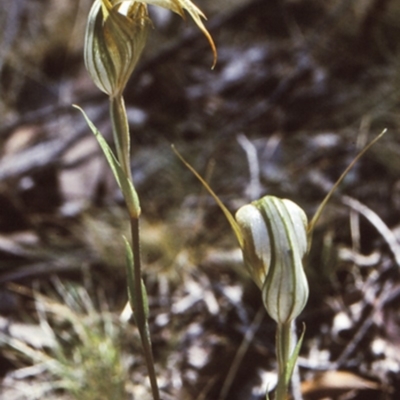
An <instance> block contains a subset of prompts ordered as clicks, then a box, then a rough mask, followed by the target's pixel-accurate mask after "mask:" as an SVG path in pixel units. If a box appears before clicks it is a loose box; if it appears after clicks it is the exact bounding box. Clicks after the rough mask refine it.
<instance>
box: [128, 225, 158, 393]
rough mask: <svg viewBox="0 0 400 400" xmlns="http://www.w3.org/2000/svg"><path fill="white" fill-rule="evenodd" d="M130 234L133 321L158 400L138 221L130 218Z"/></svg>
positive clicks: (152, 389)
mask: <svg viewBox="0 0 400 400" xmlns="http://www.w3.org/2000/svg"><path fill="white" fill-rule="evenodd" d="M130 223H131V233H132V250H133V265H134V274H135V293H136V295H135V310H134V316H135V321H136V324H137V326H138V329H139V334H140V339H141V342H142V347H143V352H144V357H145V360H146V365H147V371H148V373H149V379H150V384H151V391H152V393H153V399H154V400H159V399H160V394H159V390H158V384H157V378H156V372H155V369H154V359H153V351H152V346H151V340H150V333H149V328H148V323H147V318H146V312H145V307H146V306H145V304H144V301H143V299H144V295H145V294H144V293H143V290H142V289H143V288H142V273H141V256H140V231H139V219H138V218H131V219H130Z"/></svg>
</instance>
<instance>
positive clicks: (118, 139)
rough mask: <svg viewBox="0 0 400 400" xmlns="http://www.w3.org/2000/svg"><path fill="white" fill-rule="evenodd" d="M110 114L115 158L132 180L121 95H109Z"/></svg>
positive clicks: (127, 131) (123, 104)
mask: <svg viewBox="0 0 400 400" xmlns="http://www.w3.org/2000/svg"><path fill="white" fill-rule="evenodd" d="M110 116H111V123H112V130H113V136H114V142H115V147H116V150H117V158H118V161H119V162H120V164H121V167H122V169H123V170H124V172H125V174H126V176H127V177H128V179H130V180H132V174H131V168H130V152H131V145H130V134H129V125H128V119H127V116H126V108H125V102H124V98H123V97H122V95H118V96H116V97H110Z"/></svg>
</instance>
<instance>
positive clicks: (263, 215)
mask: <svg viewBox="0 0 400 400" xmlns="http://www.w3.org/2000/svg"><path fill="white" fill-rule="evenodd" d="M236 222H237V224H238V225H239V228H240V232H241V235H242V238H243V244H242V246H241V247H242V252H243V258H244V263H245V266H246V268H247V270H248V271H249V273H250V276H251V277H252V279H253V280H254V282H255V283H256V284H257V286H258V287H259V288H260V289H261V292H262V298H263V302H264V305H265V308H266V309H267V312H268V314H269V315H270V316H271V318H273V319H274V320H275V321H276V322H277V323H280V324H283V323H287V322H290V321H292V320H294V319H295V318H296V317H297V316H298V315H299V314H300V313H301V311H302V310H303V308H304V306H305V305H306V302H307V299H308V283H307V278H306V276H305V273H304V268H303V258H304V256H305V254H306V253H307V217H306V215H305V213H304V211H303V210H302V209H301V208H300V207H299V206H298V205H296V204H295V203H293V202H292V201H290V200H287V199H279V198H277V197H274V196H265V197H263V198H262V199H260V200H257V201H255V202H253V203H251V204H248V205H245V206H243V207H241V208H240V209H239V210H238V211H237V213H236Z"/></svg>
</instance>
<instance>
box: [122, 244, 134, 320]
mask: <svg viewBox="0 0 400 400" xmlns="http://www.w3.org/2000/svg"><path fill="white" fill-rule="evenodd" d="M122 238H123V239H124V242H125V259H126V271H127V275H128V276H127V280H128V296H129V303H130V305H131V308H132V311H133V313H135V300H134V296H135V272H134V263H133V252H132V248H131V245H130V244H129V242H128V239H127V238H126V237H125V236H122Z"/></svg>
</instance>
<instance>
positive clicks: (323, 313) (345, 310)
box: [0, 0, 400, 400]
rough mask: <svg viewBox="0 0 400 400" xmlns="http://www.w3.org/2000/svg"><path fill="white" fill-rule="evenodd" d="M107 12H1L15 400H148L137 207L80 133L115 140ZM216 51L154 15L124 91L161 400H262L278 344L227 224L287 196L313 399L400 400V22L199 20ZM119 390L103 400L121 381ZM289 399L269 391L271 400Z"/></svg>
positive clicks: (314, 6) (363, 0) (5, 278)
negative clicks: (301, 228)
mask: <svg viewBox="0 0 400 400" xmlns="http://www.w3.org/2000/svg"><path fill="white" fill-rule="evenodd" d="M91 4H92V1H91V0H80V1H78V0H70V1H68V2H62V1H58V0H30V1H28V0H2V7H1V10H0V26H1V27H2V29H1V34H0V49H1V50H0V121H1V122H0V153H1V157H0V345H1V347H0V378H1V382H2V383H1V389H0V390H1V395H2V398H4V399H10V400H14V399H39V398H40V399H43V398H46V399H53V398H54V399H55V398H57V399H64V398H65V399H79V400H82V399H88V400H89V399H93V400H95V399H96V400H97V399H105V400H106V399H139V398H140V399H147V398H150V397H148V396H149V389H148V382H147V378H146V371H145V368H144V364H143V359H142V355H141V351H140V345H139V340H138V334H137V331H136V329H135V325H134V323H133V322H128V321H125V320H123V319H122V320H121V317H120V314H121V312H122V310H123V308H124V306H125V303H126V301H127V295H126V278H125V266H124V262H125V260H124V249H123V242H122V240H121V236H122V235H123V234H127V231H128V226H127V221H126V214H125V211H124V209H123V201H122V196H121V194H120V193H119V191H118V188H117V185H116V184H115V182H114V180H113V177H112V175H111V172H110V171H109V169H108V166H107V164H106V162H105V160H104V159H103V156H102V154H101V152H100V149H99V148H98V145H97V143H96V141H95V139H94V138H93V137H92V133H91V132H90V131H89V129H88V127H87V125H86V123H85V121H84V120H83V117H82V115H81V114H80V113H79V112H78V111H77V110H76V109H74V108H73V107H72V104H78V105H79V106H81V107H82V108H83V109H84V110H85V111H86V112H87V113H88V114H89V116H90V118H91V119H92V120H93V121H94V123H95V124H96V126H97V127H98V128H99V130H100V131H101V132H102V134H103V135H104V136H105V137H106V138H107V139H108V140H111V127H110V123H109V117H108V100H107V98H106V96H105V95H104V94H102V93H100V92H99V90H98V89H97V88H96V87H95V86H94V84H93V83H92V81H91V80H90V78H89V76H88V74H87V72H86V70H85V68H84V64H83V43H84V31H85V24H86V18H87V15H88V12H89V9H90V7H91ZM196 4H197V5H198V6H199V7H200V8H201V9H202V10H203V11H204V12H205V14H206V15H207V18H208V20H207V21H206V26H207V28H208V29H209V30H210V32H211V34H212V35H213V37H214V40H215V42H216V45H217V48H218V63H217V65H216V67H215V69H214V70H211V65H212V53H211V51H210V49H209V46H208V43H207V40H206V39H205V38H204V36H203V35H202V34H201V33H200V32H198V31H197V30H196V28H195V26H194V24H193V23H192V21H191V20H190V18H187V21H182V20H181V18H179V17H178V16H177V15H173V14H172V13H170V12H168V11H165V10H161V9H159V8H155V7H150V14H151V17H152V19H153V23H154V29H153V30H152V31H151V34H150V37H149V40H148V44H147V47H146V49H145V51H144V54H143V57H142V59H141V61H140V63H139V65H138V67H137V68H136V70H135V72H134V74H133V76H132V79H131V80H130V83H129V85H128V87H127V89H126V91H125V100H126V105H127V110H128V118H129V123H130V128H131V133H132V171H133V179H134V183H135V186H136V188H137V190H138V192H139V196H140V198H141V205H142V210H143V219H142V235H143V239H142V240H143V243H142V250H143V257H144V263H145V267H144V277H145V281H146V285H147V287H148V291H149V299H150V309H151V313H150V329H151V332H152V337H153V340H154V352H155V359H156V362H157V371H158V373H159V380H160V386H161V389H162V398H163V399H166V400H168V399H182V400H185V399H198V400H200V399H206V400H224V399H227V398H229V399H230V400H236V399H237V400H239V399H248V400H249V399H262V398H265V396H264V394H263V393H265V390H266V388H267V385H269V387H270V388H272V386H273V381H274V371H275V355H274V338H275V336H274V335H275V333H274V330H275V326H274V323H273V322H272V321H271V320H270V319H269V318H268V317H267V316H266V315H265V313H264V311H263V307H262V303H261V295H260V292H259V290H258V289H257V287H256V286H255V285H254V284H253V283H252V282H251V281H250V279H249V278H248V276H247V273H246V271H245V270H244V268H243V266H242V262H241V254H240V252H239V250H238V248H237V244H236V243H235V239H234V235H233V234H232V232H231V231H230V228H229V225H228V223H227V221H226V220H225V218H224V216H223V214H222V212H221V211H220V210H219V208H218V206H217V205H216V204H215V203H214V201H213V200H212V199H211V198H210V197H209V196H208V195H207V193H206V192H205V191H204V189H203V188H202V187H201V185H200V184H199V182H198V181H197V180H196V178H194V177H193V176H192V174H191V173H190V171H188V170H187V169H186V168H185V167H184V166H183V165H182V163H181V162H180V161H179V160H178V159H177V157H176V156H175V155H174V154H173V152H172V151H171V148H170V145H171V144H174V145H175V146H176V148H177V149H178V150H179V151H180V152H181V153H182V155H183V156H184V157H185V158H186V159H187V160H188V161H189V162H190V163H191V165H193V166H194V167H195V168H196V169H197V170H198V171H199V172H200V173H201V175H202V176H204V177H205V178H206V179H207V181H208V182H210V185H211V187H212V188H213V189H214V190H215V192H216V193H217V194H218V195H219V196H220V197H221V199H222V201H223V202H224V204H225V205H226V206H227V207H228V208H229V209H230V210H231V211H232V212H235V211H236V210H237V209H238V208H239V207H240V206H241V205H243V204H246V203H248V202H250V201H252V200H255V199H258V198H260V197H262V196H263V195H266V194H270V195H275V196H278V197H282V198H289V199H291V200H293V201H295V202H296V203H297V204H298V205H299V206H301V207H302V208H303V209H304V210H305V211H306V213H307V215H308V217H309V218H310V219H311V217H312V216H313V214H314V212H315V211H316V209H317V207H318V205H319V203H320V202H321V201H322V199H323V198H324V196H325V195H326V193H327V192H328V191H329V189H330V188H331V186H332V185H333V184H334V182H335V181H336V180H337V179H338V177H339V176H340V174H341V173H342V172H343V171H344V169H345V168H346V167H347V166H348V165H349V164H350V162H351V161H352V160H353V159H354V157H355V156H356V154H357V153H358V152H359V151H360V150H361V149H362V148H363V147H364V146H365V145H366V143H368V142H370V141H371V140H372V139H373V138H374V137H376V136H377V135H378V134H379V133H380V132H381V131H382V130H383V129H387V133H386V135H385V136H384V137H383V138H382V139H381V140H380V141H379V142H378V143H377V144H376V145H375V146H374V147H373V148H372V149H371V150H370V151H369V152H368V153H367V154H366V155H365V156H364V157H363V158H362V159H361V161H360V162H358V163H357V164H356V166H355V167H354V168H353V169H352V171H351V172H350V173H349V174H348V176H347V177H346V179H345V181H344V182H343V184H342V185H341V186H340V188H339V189H338V191H337V192H336V195H335V196H334V198H333V199H332V201H331V202H330V203H329V205H328V206H327V208H326V209H325V211H324V213H323V215H322V217H321V220H320V222H319V224H318V226H317V229H316V232H315V234H314V240H313V247H312V250H311V253H310V255H309V257H308V259H307V262H306V272H307V276H308V279H309V282H310V290H311V293H310V300H309V304H308V305H307V307H306V309H305V311H304V312H303V314H302V315H301V317H300V318H299V321H298V322H299V328H301V325H300V324H301V323H302V322H304V323H305V324H306V327H307V330H306V335H305V339H304V345H303V348H302V352H301V358H300V374H301V379H302V382H303V384H302V386H301V388H302V391H303V394H304V397H305V398H306V399H326V398H329V399H342V400H344V399H357V400H358V399H367V400H368V399H385V400H386V399H397V398H398V396H399V393H400V380H399V365H400V359H399V354H400V352H399V346H400V319H399V304H400V303H399V298H400V280H399V268H400V245H399V243H400V239H399V236H400V228H399V227H400V225H399V222H400V136H399V129H400V119H399V116H400V114H399V105H400V92H399V85H400V68H399V67H400V49H399V43H400V40H399V38H400V24H399V20H400V2H399V1H398V0H330V1H324V2H322V1H318V0H231V1H226V0H198V1H197V2H196ZM105 376H108V377H110V379H109V380H105V379H104V377H105ZM268 382H269V383H268Z"/></svg>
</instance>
